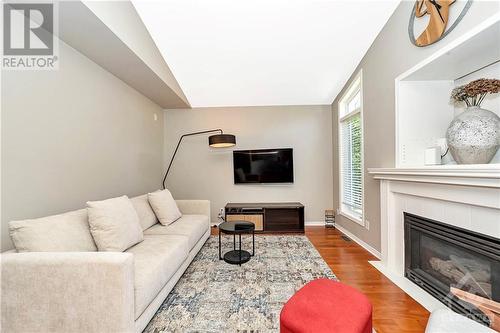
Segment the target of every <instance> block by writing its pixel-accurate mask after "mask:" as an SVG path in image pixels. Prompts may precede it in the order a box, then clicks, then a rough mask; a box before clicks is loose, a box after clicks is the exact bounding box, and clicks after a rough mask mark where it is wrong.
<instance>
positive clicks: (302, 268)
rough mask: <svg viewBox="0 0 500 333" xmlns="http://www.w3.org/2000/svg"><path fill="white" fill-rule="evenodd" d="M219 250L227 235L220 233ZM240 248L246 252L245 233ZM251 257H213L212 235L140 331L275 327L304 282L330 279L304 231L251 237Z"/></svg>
mask: <svg viewBox="0 0 500 333" xmlns="http://www.w3.org/2000/svg"><path fill="white" fill-rule="evenodd" d="M223 246H225V248H224V249H223V253H224V252H225V251H228V250H230V249H231V248H230V247H232V236H225V238H223ZM243 249H249V250H250V251H251V237H248V236H247V237H244V241H243ZM255 252H256V253H255V256H254V257H252V258H251V259H250V261H249V262H247V263H245V264H243V265H242V266H241V267H240V266H237V265H230V264H227V263H225V262H224V261H223V260H219V258H218V255H219V254H218V238H217V236H215V237H214V236H212V237H210V239H209V240H208V241H207V243H206V244H205V246H204V247H203V248H202V249H201V251H200V252H199V253H198V255H197V256H196V258H195V259H194V260H193V262H192V263H191V265H190V266H189V267H188V269H187V270H186V272H185V273H184V275H183V276H182V277H181V279H180V280H179V282H178V283H177V285H176V286H175V288H174V289H173V290H172V292H171V293H170V294H169V295H168V296H167V298H166V299H165V301H164V302H163V304H162V306H161V307H160V309H159V310H158V312H157V313H156V315H155V316H154V317H153V319H151V322H150V323H149V324H148V326H147V327H146V329H145V330H144V332H146V333H160V332H205V333H208V332H214V333H215V332H217V333H219V332H279V314H280V311H281V308H282V307H283V304H284V303H285V302H286V301H287V300H288V299H289V298H290V297H291V296H292V295H293V294H294V293H295V292H296V291H297V290H298V289H300V288H301V287H302V286H303V285H304V284H306V283H307V282H309V281H311V280H314V279H317V278H320V277H327V278H330V279H336V277H335V275H334V274H333V272H332V271H331V270H330V268H329V267H328V265H327V264H326V263H325V261H324V260H323V258H321V256H320V255H319V253H318V251H316V249H315V248H314V246H313V245H312V244H311V242H309V240H308V239H307V237H306V236H263V235H258V236H255Z"/></svg>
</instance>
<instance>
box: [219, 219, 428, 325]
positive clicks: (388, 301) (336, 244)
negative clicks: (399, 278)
mask: <svg viewBox="0 0 500 333" xmlns="http://www.w3.org/2000/svg"><path fill="white" fill-rule="evenodd" d="M217 234H218V230H217V229H216V228H212V235H217ZM305 234H306V236H307V237H308V238H309V240H310V241H311V243H313V245H314V246H315V247H316V249H317V250H318V252H319V253H320V254H321V256H322V257H323V259H324V260H325V261H326V263H327V264H328V265H329V266H330V268H331V269H332V271H333V272H334V273H335V275H337V277H338V278H339V280H340V281H342V282H343V283H345V284H348V285H350V286H352V287H355V288H357V289H358V290H360V291H361V292H362V293H364V294H365V295H366V296H368V298H369V299H370V301H371V302H372V305H373V328H375V330H376V331H377V333H422V332H424V331H425V325H426V324H427V320H428V317H429V312H428V311H427V310H426V309H425V308H424V307H422V306H421V305H420V304H418V303H417V302H416V301H415V300H413V299H412V298H411V297H410V296H408V295H407V294H406V293H405V292H404V291H402V290H401V289H399V287H398V286H396V285H395V284H394V283H392V281H391V280H389V279H388V278H386V277H385V276H384V275H383V274H382V273H380V272H379V271H378V270H377V269H376V268H375V267H373V266H372V265H371V264H370V263H369V262H368V261H369V260H377V258H375V257H374V256H373V255H372V254H371V253H369V252H368V251H366V250H365V249H364V248H362V247H361V246H360V245H358V244H357V243H356V242H354V241H350V242H348V241H345V240H344V239H342V233H340V232H339V231H338V230H336V229H330V228H328V229H327V228H324V227H306V230H305Z"/></svg>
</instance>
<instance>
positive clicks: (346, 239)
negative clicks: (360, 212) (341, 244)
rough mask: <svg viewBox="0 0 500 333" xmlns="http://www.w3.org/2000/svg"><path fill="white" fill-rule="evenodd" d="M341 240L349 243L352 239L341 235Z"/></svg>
mask: <svg viewBox="0 0 500 333" xmlns="http://www.w3.org/2000/svg"><path fill="white" fill-rule="evenodd" d="M342 239H343V240H345V241H346V242H351V241H352V239H350V238H349V237H347V236H346V235H342Z"/></svg>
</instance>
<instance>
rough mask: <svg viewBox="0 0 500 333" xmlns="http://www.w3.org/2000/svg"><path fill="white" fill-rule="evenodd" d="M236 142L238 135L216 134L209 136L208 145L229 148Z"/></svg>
mask: <svg viewBox="0 0 500 333" xmlns="http://www.w3.org/2000/svg"><path fill="white" fill-rule="evenodd" d="M235 144H236V137H235V136H234V135H232V134H215V135H210V136H209V137H208V145H209V146H210V147H213V148H227V147H232V146H234V145H235Z"/></svg>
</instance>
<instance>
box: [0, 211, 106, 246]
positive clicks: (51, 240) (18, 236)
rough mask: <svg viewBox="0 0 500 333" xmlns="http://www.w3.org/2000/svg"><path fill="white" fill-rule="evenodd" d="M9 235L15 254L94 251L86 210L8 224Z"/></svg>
mask: <svg viewBox="0 0 500 333" xmlns="http://www.w3.org/2000/svg"><path fill="white" fill-rule="evenodd" d="M9 233H10V237H11V238H12V242H13V243H14V246H15V247H16V250H17V251H18V252H87V251H97V247H96V245H95V243H94V239H93V238H92V235H91V234H90V229H89V223H88V218H87V210H86V209H80V210H75V211H72V212H68V213H64V214H59V215H52V216H47V217H42V218H38V219H30V220H20V221H11V222H10V223H9Z"/></svg>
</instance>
